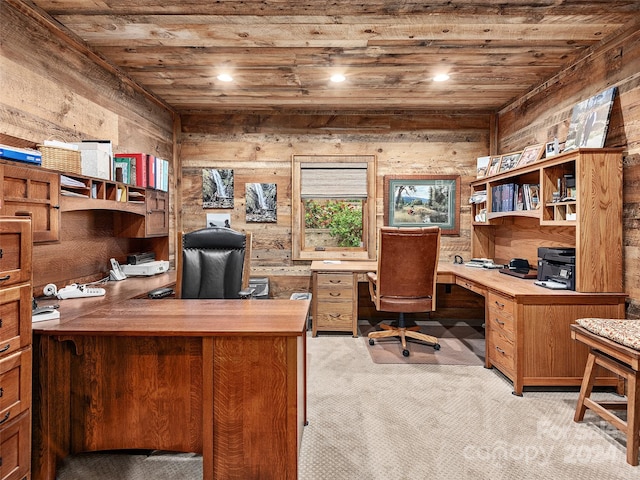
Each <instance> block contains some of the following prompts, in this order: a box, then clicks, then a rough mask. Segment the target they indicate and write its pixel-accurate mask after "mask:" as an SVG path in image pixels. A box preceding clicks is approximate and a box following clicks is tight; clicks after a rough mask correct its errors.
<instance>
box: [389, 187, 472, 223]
mask: <svg viewBox="0 0 640 480" xmlns="http://www.w3.org/2000/svg"><path fill="white" fill-rule="evenodd" d="M384 207H385V211H384V224H385V225H389V226H392V227H428V226H439V227H440V228H441V232H442V235H458V234H459V233H460V176H459V175H385V177H384Z"/></svg>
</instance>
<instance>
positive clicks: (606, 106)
mask: <svg viewBox="0 0 640 480" xmlns="http://www.w3.org/2000/svg"><path fill="white" fill-rule="evenodd" d="M615 93H616V87H610V88H607V89H606V90H604V91H602V92H600V93H598V94H596V95H594V96H592V97H591V98H588V99H587V100H584V101H582V102H580V103H578V104H576V105H575V106H574V107H573V109H572V111H571V123H569V132H568V133H567V140H566V142H565V147H564V151H565V152H566V151H569V150H573V149H576V148H580V147H587V148H602V147H604V143H605V139H606V137H607V130H608V129H609V117H610V116H611V108H612V106H613V100H614V97H615Z"/></svg>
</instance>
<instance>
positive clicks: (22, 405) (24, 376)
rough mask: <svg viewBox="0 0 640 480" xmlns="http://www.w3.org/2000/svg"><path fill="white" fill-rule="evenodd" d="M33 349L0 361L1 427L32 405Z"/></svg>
mask: <svg viewBox="0 0 640 480" xmlns="http://www.w3.org/2000/svg"><path fill="white" fill-rule="evenodd" d="M30 392H31V349H30V348H29V349H27V350H23V351H21V352H18V353H14V354H13V355H9V356H8V357H6V358H3V359H2V360H0V427H1V426H2V425H3V424H5V423H7V422H10V421H11V420H13V419H14V418H16V417H17V416H18V415H20V414H21V413H22V412H23V411H25V410H27V409H28V408H29V406H30V405H31V394H30Z"/></svg>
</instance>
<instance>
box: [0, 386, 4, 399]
mask: <svg viewBox="0 0 640 480" xmlns="http://www.w3.org/2000/svg"><path fill="white" fill-rule="evenodd" d="M3 395H4V388H2V387H0V398H1V397H2V396H3Z"/></svg>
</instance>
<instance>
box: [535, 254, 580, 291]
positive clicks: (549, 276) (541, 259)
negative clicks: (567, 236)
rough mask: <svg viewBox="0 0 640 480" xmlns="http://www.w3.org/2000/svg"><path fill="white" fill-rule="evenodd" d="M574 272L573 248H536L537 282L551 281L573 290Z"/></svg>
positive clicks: (574, 286)
mask: <svg viewBox="0 0 640 480" xmlns="http://www.w3.org/2000/svg"><path fill="white" fill-rule="evenodd" d="M575 272H576V249H575V248H569V247H539V248H538V282H552V283H554V284H562V285H564V288H565V289H567V290H575V289H576V283H575ZM536 283H537V282H536ZM544 286H546V285H544Z"/></svg>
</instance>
